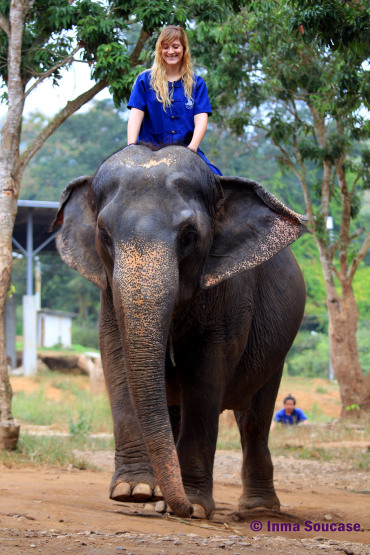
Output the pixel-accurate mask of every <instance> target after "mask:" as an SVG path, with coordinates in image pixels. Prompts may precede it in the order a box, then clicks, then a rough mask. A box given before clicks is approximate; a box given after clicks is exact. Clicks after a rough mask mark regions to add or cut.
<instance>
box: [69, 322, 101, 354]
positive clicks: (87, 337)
mask: <svg viewBox="0 0 370 555" xmlns="http://www.w3.org/2000/svg"><path fill="white" fill-rule="evenodd" d="M72 343H73V344H75V343H77V344H79V345H83V346H84V347H90V348H93V349H99V342H98V330H97V329H96V327H95V326H94V327H83V326H79V325H78V324H75V323H73V325H72Z"/></svg>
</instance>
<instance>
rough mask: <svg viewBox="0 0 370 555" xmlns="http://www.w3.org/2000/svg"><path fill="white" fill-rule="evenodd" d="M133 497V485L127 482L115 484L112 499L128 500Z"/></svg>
mask: <svg viewBox="0 0 370 555" xmlns="http://www.w3.org/2000/svg"><path fill="white" fill-rule="evenodd" d="M130 497H131V486H130V484H128V483H127V482H118V484H116V485H115V486H114V489H113V493H112V499H115V500H116V501H121V500H126V499H129V498H130Z"/></svg>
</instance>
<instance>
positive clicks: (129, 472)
mask: <svg viewBox="0 0 370 555" xmlns="http://www.w3.org/2000/svg"><path fill="white" fill-rule="evenodd" d="M58 225H59V226H61V229H60V232H59V234H58V236H57V245H58V250H59V252H60V255H61V257H62V259H63V260H64V261H65V262H66V263H67V264H68V265H69V266H71V267H72V268H75V269H76V270H77V271H78V272H79V273H80V274H81V275H82V276H84V277H85V278H87V279H88V280H90V281H92V282H93V283H95V284H96V285H97V286H98V287H99V288H100V290H101V315H100V323H99V341H100V349H101V354H102V361H103V368H104V376H105V380H106V385H107V389H108V393H109V397H110V403H111V409H112V415H113V422H114V438H115V472H114V475H113V478H112V483H111V490H110V497H111V498H112V499H114V500H118V501H144V500H155V499H160V498H162V496H163V497H164V499H165V501H166V503H167V504H168V505H169V506H170V507H171V509H172V510H173V511H174V513H175V514H177V515H179V516H183V517H189V516H190V515H191V514H192V513H193V511H195V512H194V514H195V516H198V517H208V518H210V517H211V516H212V514H213V511H214V507H215V505H214V501H213V497H212V486H213V478H212V471H213V462H214V455H215V449H216V440H217V433H218V421H219V414H220V412H222V411H223V410H224V409H232V410H234V413H235V417H236V421H237V423H238V427H239V430H240V435H241V443H242V448H243V468H242V481H243V492H242V495H241V498H240V505H239V506H240V509H241V510H245V509H248V508H254V507H259V506H262V507H267V508H273V509H278V508H279V500H278V498H277V496H276V493H275V490H274V485H273V467H272V462H271V457H270V452H269V449H268V446H267V439H268V434H269V427H270V423H271V419H272V415H273V410H274V404H275V399H276V395H277V392H278V389H279V384H280V379H281V374H282V370H283V364H284V358H285V356H286V354H287V352H288V350H289V348H290V346H291V344H292V342H293V340H294V337H295V335H296V333H297V331H298V328H299V325H300V322H301V319H302V315H303V311H304V304H305V286H304V282H303V278H302V274H301V272H300V270H299V267H298V265H297V263H296V261H295V259H294V257H293V255H292V253H291V251H290V249H289V248H286V247H287V246H288V245H289V244H290V243H292V242H293V241H294V240H295V239H297V238H298V237H299V236H300V235H301V234H302V233H303V232H304V231H305V226H304V225H303V223H302V220H301V217H300V216H299V215H298V214H296V213H295V212H293V211H292V210H290V209H288V208H287V207H285V206H284V205H283V204H282V203H280V202H279V201H278V200H277V199H276V198H275V197H273V196H272V195H271V194H269V193H268V192H267V191H265V190H264V189H263V188H262V187H261V186H260V185H258V184H257V183H256V182H254V181H250V180H248V179H243V178H238V177H219V176H216V175H214V174H213V173H211V171H210V170H209V169H208V167H207V166H206V164H205V163H204V162H203V160H202V159H201V158H200V157H199V156H197V155H196V154H195V153H193V152H191V151H190V150H189V149H187V148H185V147H181V146H175V145H172V146H166V147H164V148H162V149H158V150H153V149H152V148H150V147H148V146H145V145H130V146H128V147H125V148H124V149H122V150H120V151H119V152H117V153H116V154H114V155H113V156H111V157H110V158H108V159H107V160H106V161H105V162H104V163H103V164H102V165H101V166H100V168H99V169H98V171H97V172H96V174H95V175H94V177H80V178H78V179H76V180H74V181H72V182H71V183H70V184H69V185H68V186H67V187H66V189H65V190H64V192H63V194H62V197H61V203H60V208H59V211H58V214H57V217H56V220H55V226H58Z"/></svg>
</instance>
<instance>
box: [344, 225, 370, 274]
mask: <svg viewBox="0 0 370 555" xmlns="http://www.w3.org/2000/svg"><path fill="white" fill-rule="evenodd" d="M369 249H370V233H368V234H367V236H366V237H365V240H364V242H363V243H362V245H361V247H360V249H359V250H358V252H357V254H356V256H355V257H354V258H353V260H352V262H351V264H350V267H349V268H348V271H347V276H346V277H347V279H348V281H350V282H351V281H352V280H353V278H354V275H355V272H356V270H357V268H358V267H359V265H360V262H362V260H363V259H364V258H365V255H366V253H367V251H368V250H369Z"/></svg>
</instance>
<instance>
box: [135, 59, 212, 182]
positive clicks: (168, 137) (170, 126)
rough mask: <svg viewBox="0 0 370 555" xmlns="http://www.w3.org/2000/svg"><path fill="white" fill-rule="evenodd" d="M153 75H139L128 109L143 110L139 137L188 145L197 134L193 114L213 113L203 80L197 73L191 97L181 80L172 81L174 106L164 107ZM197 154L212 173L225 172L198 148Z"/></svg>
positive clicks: (139, 138)
mask: <svg viewBox="0 0 370 555" xmlns="http://www.w3.org/2000/svg"><path fill="white" fill-rule="evenodd" d="M150 78H151V70H147V71H144V72H143V73H141V74H140V75H139V76H138V78H137V80H136V82H135V84H134V86H133V89H132V92H131V96H130V99H129V102H128V104H127V106H128V108H137V109H138V110H142V111H143V112H144V119H143V123H142V125H141V128H140V132H139V137H138V140H139V141H144V142H147V143H153V144H155V145H163V144H166V145H170V144H176V143H180V144H184V145H186V146H187V145H188V144H189V143H190V141H191V139H192V137H193V133H194V116H196V115H197V114H202V113H206V114H212V109H211V104H210V102H209V98H208V92H207V86H206V84H205V82H204V80H203V79H202V78H201V77H199V76H198V75H195V76H194V79H195V85H194V90H193V97H192V99H191V100H188V99H187V98H186V96H185V91H184V86H183V83H182V81H181V79H179V80H178V81H174V82H172V83H170V82H169V83H168V86H169V95H170V98H171V106H170V107H169V108H166V110H164V109H163V104H162V103H161V102H159V101H158V100H157V98H156V93H155V91H154V89H153V88H152V87H151V85H150ZM197 153H198V154H199V156H200V157H201V158H202V159H203V160H204V161H205V162H206V163H207V164H208V166H209V167H210V169H211V170H212V171H213V173H216V174H218V175H222V174H221V172H220V170H219V169H218V168H216V166H214V165H213V164H211V162H210V161H209V160H208V159H207V158H206V156H205V155H204V153H203V152H202V151H201V150H200V149H199V148H198V151H197Z"/></svg>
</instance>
